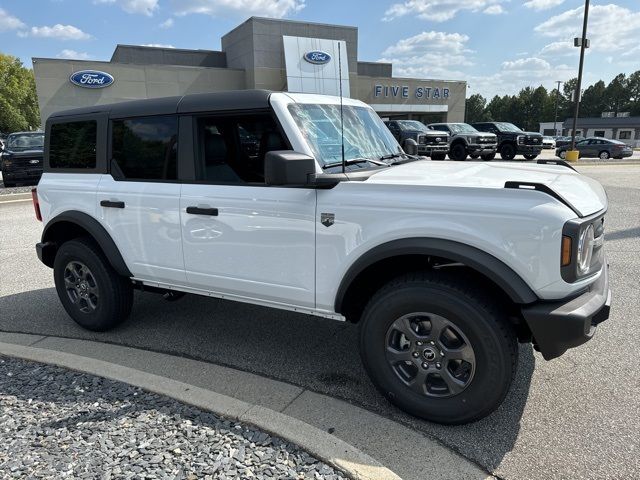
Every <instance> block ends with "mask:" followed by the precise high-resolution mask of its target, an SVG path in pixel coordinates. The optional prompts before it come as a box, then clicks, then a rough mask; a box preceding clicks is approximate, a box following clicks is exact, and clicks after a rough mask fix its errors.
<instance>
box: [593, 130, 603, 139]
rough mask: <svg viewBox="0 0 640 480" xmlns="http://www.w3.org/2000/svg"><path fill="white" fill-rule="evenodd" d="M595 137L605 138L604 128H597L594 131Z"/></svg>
mask: <svg viewBox="0 0 640 480" xmlns="http://www.w3.org/2000/svg"><path fill="white" fill-rule="evenodd" d="M593 136H594V137H603V138H604V130H596V131H594V132H593Z"/></svg>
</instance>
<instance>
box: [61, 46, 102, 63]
mask: <svg viewBox="0 0 640 480" xmlns="http://www.w3.org/2000/svg"><path fill="white" fill-rule="evenodd" d="M56 57H57V58H68V59H71V60H90V59H91V58H93V55H89V54H88V53H86V52H76V51H75V50H70V49H68V48H65V49H64V50H62V51H61V52H60V53H59V54H58V55H56Z"/></svg>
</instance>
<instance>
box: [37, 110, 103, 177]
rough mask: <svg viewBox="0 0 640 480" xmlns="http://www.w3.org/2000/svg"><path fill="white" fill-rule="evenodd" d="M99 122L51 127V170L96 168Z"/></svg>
mask: <svg viewBox="0 0 640 480" xmlns="http://www.w3.org/2000/svg"><path fill="white" fill-rule="evenodd" d="M97 130H98V126H97V122H96V121H95V120H87V121H83V122H69V123H55V124H53V125H51V132H50V141H49V166H50V167H51V168H96V136H97Z"/></svg>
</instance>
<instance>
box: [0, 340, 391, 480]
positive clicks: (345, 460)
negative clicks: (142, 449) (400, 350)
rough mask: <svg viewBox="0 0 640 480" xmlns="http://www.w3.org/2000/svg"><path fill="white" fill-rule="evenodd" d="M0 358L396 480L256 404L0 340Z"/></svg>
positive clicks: (358, 472)
mask: <svg viewBox="0 0 640 480" xmlns="http://www.w3.org/2000/svg"><path fill="white" fill-rule="evenodd" d="M0 354H2V355H7V356H11V357H16V358H21V359H24V360H30V361H34V362H40V363H46V364H50V365H57V366H60V367H64V368H68V369H70V370H76V371H80V372H84V373H88V374H92V375H97V376H100V377H104V378H108V379H111V380H116V381H119V382H124V383H128V384H130V385H134V386H136V387H140V388H143V389H145V390H147V391H150V392H153V393H157V394H160V395H165V396H167V397H171V398H174V399H176V400H178V401H180V402H183V403H187V404H190V405H193V406H196V407H198V408H202V409H206V410H209V411H212V412H214V413H216V414H218V415H220V416H223V417H225V418H227V419H231V420H234V421H239V422H242V423H246V424H249V425H253V426H255V427H257V428H259V429H261V430H264V431H266V432H268V433H270V434H272V435H276V436H278V437H281V438H283V439H285V440H287V441H289V442H291V443H294V444H296V445H299V446H300V447H301V448H303V449H304V450H306V451H307V452H309V453H310V454H312V455H313V456H315V457H316V458H318V459H320V460H322V461H323V462H325V463H327V464H329V465H331V466H333V467H335V468H338V469H339V470H342V471H343V472H345V473H346V474H347V475H349V476H350V477H351V478H354V479H358V480H360V479H362V480H398V479H400V477H399V476H398V475H396V474H395V473H393V472H392V471H391V470H389V469H388V468H386V467H385V466H384V465H382V464H381V463H380V462H378V461H377V460H375V459H373V458H372V457H370V456H369V455H367V454H365V453H363V452H362V451H360V450H359V449H357V448H356V447H354V446H352V445H349V444H348V443H346V442H344V441H342V440H340V439H339V438H336V437H335V436H334V435H331V434H329V433H327V432H325V431H323V430H320V429H319V428H316V427H314V426H312V425H309V424H308V423H305V422H303V421H301V420H298V419H296V418H293V417H290V416H288V415H285V414H283V413H279V412H276V411H275V410H271V409H269V408H266V407H263V406H260V405H256V404H251V403H248V402H244V401H242V400H238V399H235V398H232V397H229V396H227V395H222V394H220V393H216V392H214V391H211V390H207V389H204V388H200V387H196V386H193V385H189V384H186V383H183V382H179V381H176V380H172V379H168V378H165V377H161V376H159V375H155V374H151V373H147V372H143V371H140V370H136V369H133V368H129V367H125V366H122V365H117V364H114V363H110V362H105V361H102V360H97V359H94V358H89V357H84V356H80V355H75V354H72V353H66V352H60V351H54V350H47V349H42V348H37V347H30V346H24V345H16V344H11V343H3V342H0Z"/></svg>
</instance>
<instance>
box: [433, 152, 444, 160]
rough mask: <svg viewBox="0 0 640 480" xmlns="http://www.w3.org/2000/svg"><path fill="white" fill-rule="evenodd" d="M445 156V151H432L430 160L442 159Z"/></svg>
mask: <svg viewBox="0 0 640 480" xmlns="http://www.w3.org/2000/svg"><path fill="white" fill-rule="evenodd" d="M446 156H447V154H446V153H434V154H433V155H431V160H444V159H445V157H446Z"/></svg>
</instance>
